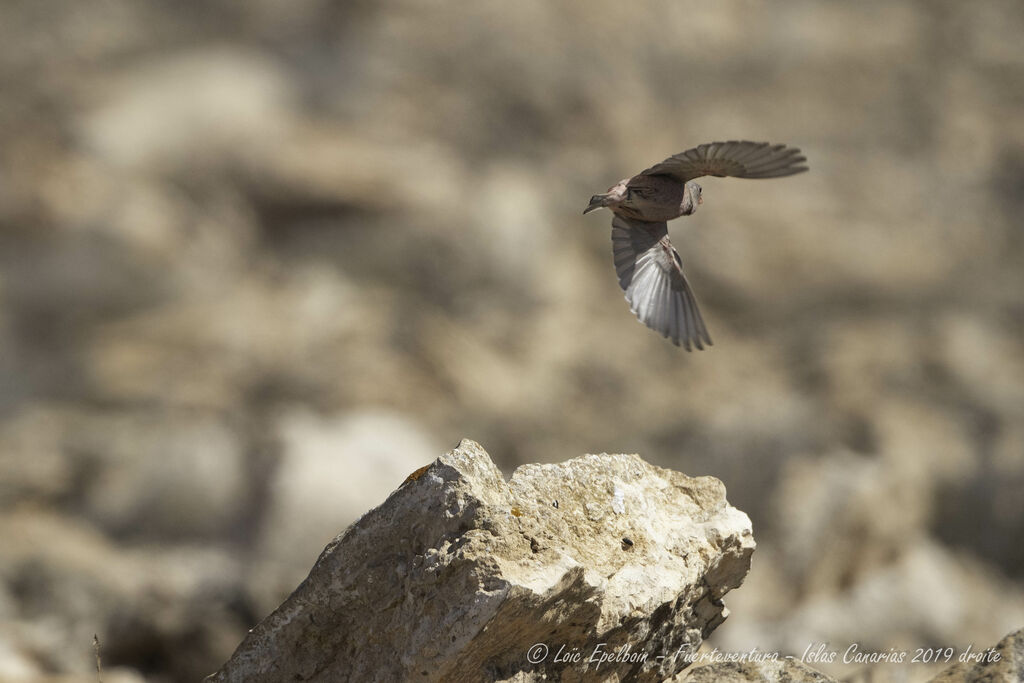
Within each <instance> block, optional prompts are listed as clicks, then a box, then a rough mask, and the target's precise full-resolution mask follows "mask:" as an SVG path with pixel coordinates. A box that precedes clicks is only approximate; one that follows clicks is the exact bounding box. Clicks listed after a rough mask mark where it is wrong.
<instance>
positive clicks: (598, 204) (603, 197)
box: [583, 178, 629, 214]
mask: <svg viewBox="0 0 1024 683" xmlns="http://www.w3.org/2000/svg"><path fill="white" fill-rule="evenodd" d="M628 183H629V178H623V179H622V180H620V181H619V182H617V183H615V185H612V186H611V187H609V188H608V191H607V192H605V193H604V194H595V195H594V196H593V197H591V198H590V204H588V205H587V208H585V209H583V213H585V214H587V213H590V212H591V211H596V210H597V209H603V208H605V207H611V206H615V205H616V204H618V203H619V202H621V201H622V198H623V197H625V196H626V185H627V184H628Z"/></svg>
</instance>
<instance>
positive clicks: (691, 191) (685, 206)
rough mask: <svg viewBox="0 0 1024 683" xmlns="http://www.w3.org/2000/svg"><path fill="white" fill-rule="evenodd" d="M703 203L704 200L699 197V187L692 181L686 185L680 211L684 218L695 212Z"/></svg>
mask: <svg viewBox="0 0 1024 683" xmlns="http://www.w3.org/2000/svg"><path fill="white" fill-rule="evenodd" d="M703 203H704V198H703V197H701V188H700V185H698V184H697V183H695V182H694V181H692V180H691V181H690V182H688V183H686V195H685V196H684V197H683V203H682V206H681V207H680V209H681V210H682V214H683V215H684V216H689V215H691V214H692V213H693V212H695V211H696V210H697V207H698V206H700V205H701V204H703Z"/></svg>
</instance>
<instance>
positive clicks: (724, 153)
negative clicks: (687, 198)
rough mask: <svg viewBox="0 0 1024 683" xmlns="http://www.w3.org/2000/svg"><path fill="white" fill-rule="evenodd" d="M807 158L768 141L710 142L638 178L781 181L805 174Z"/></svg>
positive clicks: (657, 166) (670, 158)
mask: <svg viewBox="0 0 1024 683" xmlns="http://www.w3.org/2000/svg"><path fill="white" fill-rule="evenodd" d="M805 161H807V159H806V158H805V157H804V156H802V155H801V154H800V150H799V149H797V148H796V147H786V145H772V144H769V143H767V142H748V141H746V140H730V141H729V142H710V143H707V144H704V145H699V146H697V147H694V148H693V149H688V150H686V151H685V152H680V153H679V154H675V155H673V156H670V157H669V158H668V159H665V161H663V162H661V163H660V164H655V165H654V166H651V167H650V168H649V169H647V170H646V171H643V172H642V173H641V174H640V175H667V176H672V177H673V178H675V179H676V180H679V181H680V182H683V183H685V182H687V181H690V180H693V179H694V178H699V177H701V176H704V175H710V176H718V177H722V176H733V177H735V178H780V177H782V176H787V175H793V174H794V173H800V172H801V171H806V170H807V166H805V165H803V164H804V162H805Z"/></svg>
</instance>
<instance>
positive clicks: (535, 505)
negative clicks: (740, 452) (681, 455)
mask: <svg viewBox="0 0 1024 683" xmlns="http://www.w3.org/2000/svg"><path fill="white" fill-rule="evenodd" d="M753 550H754V540H753V536H752V533H751V527H750V520H749V518H748V517H747V516H746V515H745V514H744V513H742V512H740V511H739V510H736V509H735V508H733V507H731V506H729V504H728V503H727V502H726V500H725V487H724V486H723V485H722V483H721V482H720V481H718V480H717V479H714V478H712V477H697V478H691V477H687V476H686V475H683V474H680V473H678V472H673V471H671V470H666V469H661V468H658V467H654V466H651V465H649V464H647V463H645V462H644V461H643V460H641V459H640V458H639V457H638V456H636V455H607V454H602V455H586V456H583V457H579V458H575V459H573V460H569V461H568V462H565V463H561V464H555V465H524V466H522V467H520V468H518V469H517V470H516V471H515V473H514V474H513V476H512V478H511V480H510V481H508V482H506V481H505V480H504V479H503V477H502V475H501V472H499V470H498V468H497V467H495V465H494V463H492V462H491V459H490V457H488V455H487V453H486V452H485V451H484V450H483V448H481V447H480V446H479V445H478V444H476V443H474V442H472V441H469V440H464V441H462V443H461V444H460V445H459V446H458V448H456V449H455V450H453V451H450V452H449V453H447V454H445V455H443V456H442V457H440V458H438V459H437V460H436V461H435V462H434V463H433V464H431V465H430V466H429V467H427V468H424V469H423V470H421V471H418V472H417V473H415V474H414V475H412V476H410V477H409V479H408V480H407V481H406V482H405V483H403V484H402V486H400V487H399V489H398V490H397V491H395V492H394V493H393V494H392V495H391V496H390V497H389V498H388V499H387V500H386V501H385V502H384V503H383V504H382V505H380V506H379V507H377V508H375V509H373V510H371V511H370V512H368V513H367V514H366V515H364V516H363V517H362V518H361V519H359V520H358V521H356V522H355V523H354V524H353V525H352V526H351V527H349V528H348V529H347V530H346V531H345V532H344V533H343V534H342V535H341V536H339V537H338V538H336V539H335V540H334V541H333V542H331V543H330V544H329V545H328V546H327V548H326V549H325V550H324V552H323V553H322V554H321V556H320V558H319V559H318V560H317V562H316V564H315V565H314V567H313V569H312V571H311V572H310V573H309V576H308V577H307V578H306V580H305V581H303V582H302V584H300V585H299V587H298V588H297V589H296V590H295V592H294V593H292V595H291V596H290V597H289V598H288V599H287V600H286V601H285V602H284V603H283V604H282V605H281V606H280V607H279V608H278V609H277V610H275V611H274V612H273V613H272V614H271V615H270V616H269V617H267V618H266V619H264V620H263V622H262V623H260V624H259V625H258V626H256V628H254V629H253V630H252V631H251V632H250V633H249V635H248V636H247V637H246V638H245V640H244V641H243V642H242V644H241V645H240V646H239V647H238V649H237V650H236V652H235V654H234V655H233V656H232V657H231V659H230V660H229V661H228V662H227V663H226V664H225V665H224V666H223V668H221V670H220V671H219V672H217V673H216V674H214V675H213V676H211V677H209V678H208V679H207V680H208V681H211V682H221V681H281V680H303V681H334V680H346V679H348V680H364V681H371V680H379V681H390V680H412V679H414V678H415V679H416V680H423V681H435V680H445V681H462V680H465V681H479V680H485V679H486V680H538V679H541V678H542V677H543V676H548V677H555V678H561V679H562V680H578V679H579V680H582V679H585V678H594V677H600V678H601V679H604V680H615V679H619V680H623V679H626V678H629V679H630V680H663V679H665V678H667V677H669V676H671V675H673V674H675V673H677V672H678V671H680V670H682V669H683V668H685V666H686V655H688V654H690V653H692V652H693V651H695V650H696V648H698V647H699V646H700V644H701V642H702V640H703V639H704V638H705V637H707V635H708V634H709V633H710V632H711V631H712V630H714V628H715V627H717V626H718V625H719V624H720V623H721V622H722V621H723V619H724V618H725V615H726V610H725V608H724V605H723V604H722V596H723V595H725V593H727V592H728V591H729V590H731V589H733V588H736V587H737V586H739V585H740V583H741V582H742V581H743V578H744V576H745V575H746V573H747V570H748V569H749V567H750V556H751V554H752V552H753ZM623 648H627V649H626V650H624V649H623ZM602 654H603V655H605V656H614V657H616V658H617V659H618V660H620V661H609V660H607V659H605V660H604V661H601V658H602ZM622 660H625V661H622Z"/></svg>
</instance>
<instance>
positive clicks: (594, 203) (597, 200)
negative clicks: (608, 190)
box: [583, 194, 605, 215]
mask: <svg viewBox="0 0 1024 683" xmlns="http://www.w3.org/2000/svg"><path fill="white" fill-rule="evenodd" d="M604 201H605V195H603V194H595V195H594V196H593V197H591V198H590V205H589V206H587V208H585V209H583V213H584V215H585V214H588V213H590V212H591V211H596V210H597V209H603V208H604V205H605V204H604Z"/></svg>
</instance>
